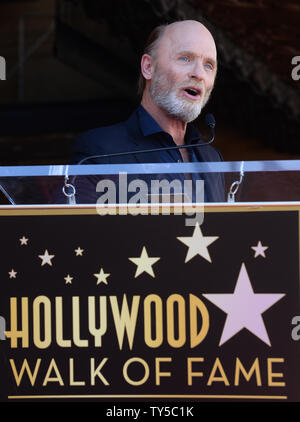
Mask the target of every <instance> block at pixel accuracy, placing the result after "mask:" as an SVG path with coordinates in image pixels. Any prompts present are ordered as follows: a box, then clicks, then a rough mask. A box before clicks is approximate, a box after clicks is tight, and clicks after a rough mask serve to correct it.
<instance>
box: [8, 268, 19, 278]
mask: <svg viewBox="0 0 300 422" xmlns="http://www.w3.org/2000/svg"><path fill="white" fill-rule="evenodd" d="M8 274H9V278H16V275H17V274H18V273H17V272H16V271H15V270H14V269H12V270H11V271H9V273H8Z"/></svg>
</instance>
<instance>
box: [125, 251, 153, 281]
mask: <svg viewBox="0 0 300 422" xmlns="http://www.w3.org/2000/svg"><path fill="white" fill-rule="evenodd" d="M128 259H129V260H130V261H132V262H133V263H134V264H135V265H137V268H136V272H135V276H134V278H136V277H138V276H139V275H140V274H142V273H143V272H146V273H148V274H149V275H151V276H152V277H155V275H154V272H153V269H152V265H153V264H155V262H157V261H159V260H160V258H157V257H156V258H150V257H149V256H148V253H147V251H146V247H145V246H144V247H143V250H142V253H141V256H140V257H139V258H128Z"/></svg>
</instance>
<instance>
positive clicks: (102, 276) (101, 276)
mask: <svg viewBox="0 0 300 422" xmlns="http://www.w3.org/2000/svg"><path fill="white" fill-rule="evenodd" d="M93 275H94V276H95V277H96V278H97V286H98V284H100V283H104V284H108V283H107V280H106V279H107V277H109V276H110V274H105V272H104V271H103V268H101V269H100V272H99V274H93Z"/></svg>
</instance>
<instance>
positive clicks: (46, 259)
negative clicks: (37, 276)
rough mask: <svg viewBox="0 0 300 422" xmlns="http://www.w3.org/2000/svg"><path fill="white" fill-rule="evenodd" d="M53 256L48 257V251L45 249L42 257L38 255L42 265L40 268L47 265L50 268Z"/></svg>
mask: <svg viewBox="0 0 300 422" xmlns="http://www.w3.org/2000/svg"><path fill="white" fill-rule="evenodd" d="M54 257H55V255H49V253H48V250H47V249H46V250H45V252H44V255H39V258H41V260H42V263H41V266H43V265H45V264H48V265H51V266H52V262H51V259H53V258H54Z"/></svg>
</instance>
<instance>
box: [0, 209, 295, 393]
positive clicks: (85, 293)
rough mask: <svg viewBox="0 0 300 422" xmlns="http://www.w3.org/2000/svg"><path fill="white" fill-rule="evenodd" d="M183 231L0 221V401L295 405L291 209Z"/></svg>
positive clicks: (126, 218)
mask: <svg viewBox="0 0 300 422" xmlns="http://www.w3.org/2000/svg"><path fill="white" fill-rule="evenodd" d="M185 223H186V217H185V216H184V215H135V216H133V215H115V216H109V215H108V216H100V215H98V214H96V213H91V212H90V210H86V211H85V210H84V209H83V210H81V211H80V213H79V212H78V210H77V211H76V210H73V211H72V209H69V210H60V211H57V210H56V212H55V210H52V211H51V210H40V211H38V210H37V209H35V210H32V212H31V211H30V210H29V209H27V210H20V211H19V212H18V213H15V214H14V215H10V214H9V212H6V213H4V214H3V215H1V217H0V227H1V235H2V236H1V237H2V239H1V245H2V247H1V270H0V271H1V272H0V274H1V293H2V294H1V308H0V315H1V323H2V325H1V329H2V337H1V338H2V340H1V342H0V346H1V349H2V352H1V360H2V363H1V368H2V369H1V374H2V375H1V380H2V381H1V394H2V401H16V400H22V401H24V400H54V399H55V400H69V399H76V400H98V401H99V400H100V401H101V400H103V401H110V400H118V401H122V400H123V401H126V400H129V401H134V400H143V401H147V400H151V401H155V400H176V401H178V400H179V401H180V400H182V401H193V400H197V401H224V400H228V401H232V400H234V401H244V400H255V401H299V399H300V388H299V387H300V374H299V357H300V354H299V345H298V342H297V335H293V330H294V333H296V331H297V325H295V324H294V325H293V323H292V321H293V318H294V317H295V316H297V315H300V309H299V210H298V209H295V208H294V209H291V210H289V209H285V210H282V209H281V208H278V209H276V208H275V207H274V208H273V209H272V210H270V209H269V210H266V209H264V208H261V209H260V210H259V211H252V210H251V209H249V210H245V209H243V210H240V209H239V208H238V207H234V206H232V207H230V208H229V207H228V208H226V209H224V210H223V209H222V210H220V209H217V207H215V208H211V209H208V211H207V212H206V213H205V217H204V222H203V223H202V224H201V226H199V225H198V224H196V225H195V226H194V227H189V226H187V225H186V224H185ZM294 321H295V319H294ZM4 325H5V328H4V329H3V327H4ZM295 330H296V331H295ZM4 331H5V336H4V337H3V335H4V334H3V332H4Z"/></svg>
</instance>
